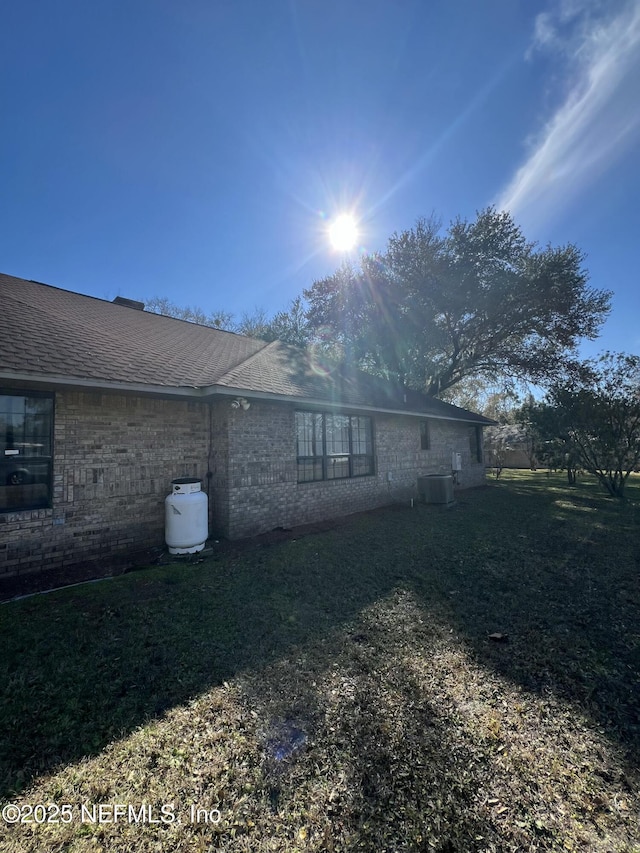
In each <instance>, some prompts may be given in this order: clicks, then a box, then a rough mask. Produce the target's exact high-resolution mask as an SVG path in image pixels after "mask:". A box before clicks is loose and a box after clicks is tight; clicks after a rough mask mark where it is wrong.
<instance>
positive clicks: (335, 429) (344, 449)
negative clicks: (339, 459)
mask: <svg viewBox="0 0 640 853" xmlns="http://www.w3.org/2000/svg"><path fill="white" fill-rule="evenodd" d="M325 418H326V424H327V456H332V455H333V454H343V453H349V418H348V416H347V415H325Z"/></svg>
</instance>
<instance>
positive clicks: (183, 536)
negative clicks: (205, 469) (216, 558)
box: [164, 477, 209, 554]
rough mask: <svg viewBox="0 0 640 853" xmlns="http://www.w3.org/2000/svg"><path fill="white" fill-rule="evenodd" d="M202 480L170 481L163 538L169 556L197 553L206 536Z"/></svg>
mask: <svg viewBox="0 0 640 853" xmlns="http://www.w3.org/2000/svg"><path fill="white" fill-rule="evenodd" d="M201 486H202V481H201V480H197V479H194V478H193V477H180V478H179V479H177V480H172V481H171V494H170V495H167V497H166V498H165V501H164V520H165V525H164V535H165V541H166V543H167V545H168V546H169V553H170V554H196V553H197V552H198V551H202V549H203V548H204V544H205V542H206V541H207V536H208V535H209V524H208V506H209V501H208V498H207V496H206V494H205V493H204V492H203V491H201Z"/></svg>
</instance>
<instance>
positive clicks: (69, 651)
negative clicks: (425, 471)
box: [0, 472, 640, 853]
mask: <svg viewBox="0 0 640 853" xmlns="http://www.w3.org/2000/svg"><path fill="white" fill-rule="evenodd" d="M492 634H493V635H498V637H494V638H492V637H491V635H492ZM0 635H1V648H2V656H1V658H0V678H1V683H2V686H3V689H2V697H1V699H0V797H1V798H2V804H3V805H5V804H6V803H12V804H16V805H17V806H18V810H17V811H16V810H15V809H13V810H12V809H9V811H8V812H7V811H6V810H5V812H4V815H5V818H7V817H8V819H12V817H13V816H14V815H16V814H19V815H20V816H21V819H23V820H24V821H25V822H24V823H18V824H12V825H10V824H8V823H7V822H6V821H5V822H2V821H0V849H1V850H2V851H7V853H10V851H20V853H29V851H34V853H35V851H37V852H38V853H42V851H46V852H47V853H48V851H65V853H72V852H73V853H80V851H82V853H84V851H105V853H106V851H109V853H124V851H140V853H151V851H180V853H182V851H184V853H202V851H209V850H211V851H213V850H220V851H252V853H261V851H327V853H330V851H336V853H337V851H356V850H362V851H371V853H385V851H387V853H399V852H400V851H407V852H408V851H441V853H447V851H464V853H470V851H500V853H502V851H516V850H518V851H534V850H564V851H573V850H575V851H578V850H580V851H583V850H586V851H640V842H639V839H640V773H639V769H640V765H639V761H640V678H639V675H640V477H637V478H636V480H635V481H634V482H633V483H631V484H630V485H629V497H628V500H627V501H626V503H625V504H624V505H619V504H618V502H616V501H615V500H612V499H610V498H608V497H606V496H605V495H604V494H603V493H601V492H600V490H599V487H598V486H597V484H596V483H595V482H594V481H592V480H590V479H586V480H584V481H583V482H580V483H579V484H578V486H577V487H576V488H569V487H568V486H566V484H565V482H564V480H563V479H562V477H561V476H560V475H554V476H552V477H550V478H548V477H547V476H546V474H545V473H544V472H543V473H537V474H533V473H529V472H504V473H503V476H502V478H501V479H500V480H499V481H497V482H496V481H492V482H490V485H489V486H488V487H487V488H486V489H482V490H477V491H473V492H469V493H462V494H461V495H460V500H459V503H458V504H457V506H456V507H455V508H454V509H451V510H444V511H443V510H440V509H439V508H436V507H428V506H424V505H419V506H416V507H414V508H413V509H411V508H409V507H395V508H390V509H386V510H383V511H379V512H374V513H369V514H364V515H361V516H357V517H354V518H353V519H351V520H350V521H349V522H348V523H347V524H344V525H341V526H338V527H336V528H335V529H332V530H328V531H325V532H322V533H316V534H312V535H308V536H305V537H301V538H298V539H296V538H293V539H291V540H290V541H284V542H280V543H278V544H273V545H270V546H265V545H263V546H260V547H258V546H257V545H256V546H255V547H250V548H248V549H246V550H244V551H239V552H238V553H235V554H231V555H229V554H227V555H226V556H222V555H220V556H218V557H217V558H216V557H213V558H211V559H207V560H205V561H203V562H200V563H196V564H193V565H172V566H164V567H160V568H157V567H156V568H149V569H145V570H141V571H139V572H135V573H132V574H128V575H124V576H121V577H118V578H115V579H113V580H109V581H104V582H100V583H96V584H89V585H85V586H79V587H74V588H70V589H67V590H62V591H59V592H55V593H51V594H47V595H42V596H36V597H32V598H28V599H23V600H19V601H14V602H10V603H8V604H4V605H2V606H0ZM115 804H121V805H122V806H123V808H122V809H120V808H116V805H115ZM38 805H42V806H44V808H40V809H37V808H35V807H36V806H38ZM65 806H67V808H65ZM100 807H102V811H100ZM129 807H131V808H129ZM192 807H193V810H192ZM163 809H164V811H163ZM156 821H157V822H156Z"/></svg>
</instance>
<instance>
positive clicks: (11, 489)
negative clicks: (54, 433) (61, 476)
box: [0, 394, 53, 512]
mask: <svg viewBox="0 0 640 853" xmlns="http://www.w3.org/2000/svg"><path fill="white" fill-rule="evenodd" d="M52 422H53V397H51V396H38V395H36V396H33V397H30V396H26V395H19V394H0V512H1V511H7V510H19V509H37V508H40V507H45V506H50V505H51V467H52V465H51V427H52Z"/></svg>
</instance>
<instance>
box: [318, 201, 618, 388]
mask: <svg viewBox="0 0 640 853" xmlns="http://www.w3.org/2000/svg"><path fill="white" fill-rule="evenodd" d="M583 261H584V255H583V254H582V252H580V250H578V249H577V248H576V247H575V246H573V245H567V246H562V247H557V248H554V247H551V246H548V247H546V248H544V249H540V248H538V247H536V245H535V244H533V243H530V242H527V241H526V239H525V237H524V235H523V233H522V231H521V230H520V228H519V227H518V226H517V225H516V224H515V223H514V222H513V220H512V218H511V216H510V214H508V213H506V212H498V211H496V210H495V209H494V208H488V209H486V210H484V211H481V212H479V213H478V214H477V217H476V219H475V221H474V222H467V221H464V220H462V219H457V220H455V221H454V222H453V223H452V224H451V225H450V226H449V228H448V230H447V232H446V233H445V234H442V233H441V224H440V222H438V221H437V220H435V219H433V218H432V219H429V220H424V219H422V220H419V221H418V222H417V224H416V226H415V227H414V228H413V229H410V230H409V231H404V232H402V233H400V234H397V233H396V234H394V235H392V237H391V238H390V240H389V243H388V246H387V249H386V251H385V252H384V253H383V254H377V255H371V256H365V257H363V258H362V261H361V264H360V268H359V269H355V268H353V267H351V266H343V267H342V268H341V269H340V270H338V271H337V272H336V273H335V274H334V275H332V276H329V277H327V278H325V279H322V280H321V281H317V282H315V283H314V285H313V286H312V287H311V288H310V289H309V290H306V291H305V292H304V296H305V298H306V299H307V300H308V303H309V310H308V312H307V317H308V322H309V326H310V328H311V330H312V332H314V333H317V332H318V331H319V330H325V331H326V330H329V332H330V334H331V337H332V338H333V339H334V340H335V341H336V342H337V343H339V345H340V346H341V347H342V349H343V351H344V352H345V353H348V354H350V355H351V356H352V357H353V358H354V359H355V360H356V361H357V362H358V363H359V364H360V365H361V366H362V367H363V368H364V369H368V370H371V371H373V372H376V373H379V374H381V375H387V376H390V377H393V378H395V379H399V380H400V381H402V382H405V383H406V384H407V385H409V386H411V387H415V388H418V389H421V390H424V391H426V392H427V393H429V394H440V393H442V392H443V391H444V390H446V389H447V388H451V387H452V386H454V385H456V384H457V383H459V382H460V381H461V380H463V379H465V378H467V377H469V376H483V377H488V378H490V379H495V378H496V377H498V376H500V375H503V374H507V375H510V376H512V377H514V378H516V379H522V380H526V379H529V380H533V381H540V380H542V379H548V378H549V376H553V375H554V374H555V373H557V371H558V370H559V368H560V367H561V365H563V364H564V363H566V360H567V358H568V356H570V355H571V354H573V352H574V350H575V347H576V345H577V343H578V341H579V340H580V339H581V338H584V337H587V338H594V337H596V335H597V333H598V329H599V327H600V325H601V323H602V322H603V320H604V318H605V316H606V314H607V312H608V310H609V301H610V294H609V293H608V292H606V291H597V290H593V289H590V288H588V287H587V280H588V276H587V273H586V271H585V270H584V269H583V266H582V265H583Z"/></svg>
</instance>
